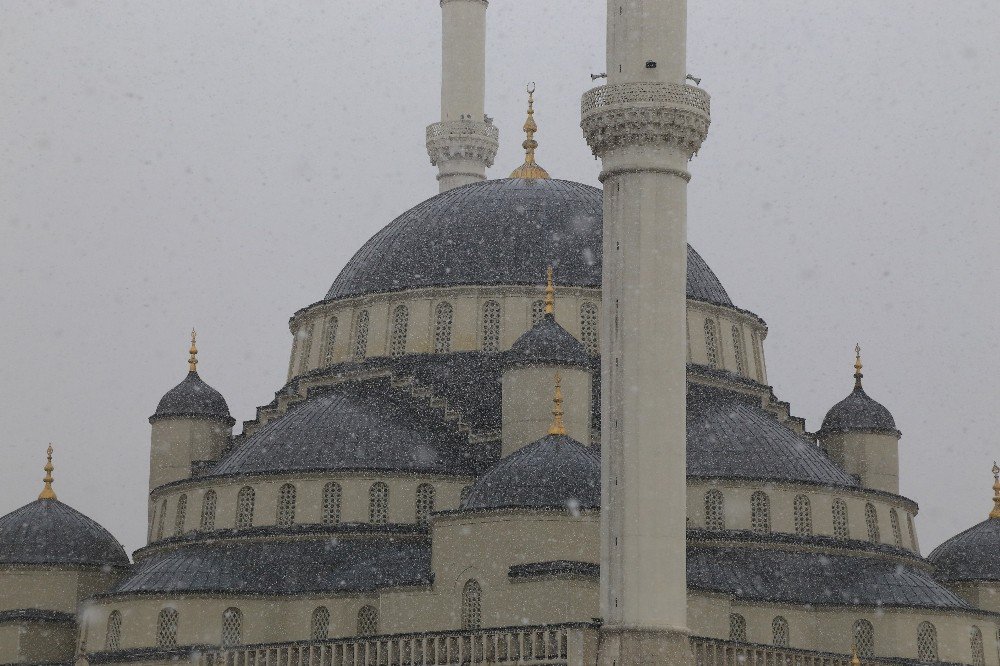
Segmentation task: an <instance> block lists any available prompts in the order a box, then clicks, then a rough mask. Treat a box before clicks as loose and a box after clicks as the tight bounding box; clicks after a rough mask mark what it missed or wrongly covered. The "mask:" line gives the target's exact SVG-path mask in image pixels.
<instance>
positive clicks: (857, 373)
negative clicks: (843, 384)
mask: <svg viewBox="0 0 1000 666" xmlns="http://www.w3.org/2000/svg"><path fill="white" fill-rule="evenodd" d="M861 368H862V365H861V343H860V342H859V343H857V344H856V345H854V388H856V389H859V388H861V378H862V377H864V375H863V374H861Z"/></svg>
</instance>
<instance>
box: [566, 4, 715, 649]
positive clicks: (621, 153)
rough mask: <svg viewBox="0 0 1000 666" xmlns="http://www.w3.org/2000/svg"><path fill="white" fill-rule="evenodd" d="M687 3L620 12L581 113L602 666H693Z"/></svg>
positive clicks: (701, 123)
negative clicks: (598, 230)
mask: <svg viewBox="0 0 1000 666" xmlns="http://www.w3.org/2000/svg"><path fill="white" fill-rule="evenodd" d="M686 21H687V3H686V0H657V1H656V2H652V1H651V0H614V1H609V2H608V26H607V33H608V34H607V76H608V83H607V85H605V86H601V87H598V88H595V89H593V90H590V91H589V92H587V93H586V94H585V95H584V96H583V100H582V103H581V113H582V118H581V127H582V128H583V132H584V135H585V136H586V138H587V142H588V143H589V145H590V147H591V149H592V150H593V152H594V154H595V155H596V156H598V157H600V158H601V160H602V171H601V176H600V178H601V181H602V182H603V183H604V240H603V244H604V265H603V275H602V292H603V296H602V298H603V309H602V311H603V312H604V313H605V315H604V317H603V318H602V319H603V321H602V330H601V341H602V348H601V379H602V382H601V391H602V396H601V411H602V414H601V422H602V432H601V443H602V446H601V457H602V461H601V466H602V477H603V481H602V501H601V542H602V552H601V563H602V566H601V613H602V616H603V621H604V625H603V628H602V632H603V637H602V638H603V640H602V648H601V657H600V663H602V664H608V665H609V666H610V665H611V664H640V663H641V664H647V663H669V664H682V663H690V662H691V653H690V649H689V647H688V641H687V634H688V631H687V587H686V572H685V492H686V489H685V486H686V474H685V445H686V442H685V437H686V434H685V410H686V400H685V390H686V375H685V359H686V331H685V275H686V269H687V252H686V242H687V219H686V218H687V200H686V195H687V183H688V181H689V180H690V174H689V173H688V171H687V165H688V161H689V160H690V159H691V157H692V156H693V155H694V154H695V153H696V152H697V151H698V149H699V148H700V147H701V143H702V141H703V140H704V139H705V137H706V136H707V134H708V125H709V97H708V95H707V94H706V93H705V92H704V91H702V90H701V89H699V88H696V87H693V86H688V85H686V84H685V81H686V78H687V74H686V71H687V69H686V62H685V60H686V56H685V40H686Z"/></svg>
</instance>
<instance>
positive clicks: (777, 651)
mask: <svg viewBox="0 0 1000 666" xmlns="http://www.w3.org/2000/svg"><path fill="white" fill-rule="evenodd" d="M691 650H692V652H694V663H695V665H696V666H851V656H850V655H846V654H837V653H833V652H816V651H813V650H795V649H792V648H782V647H775V646H773V645H761V644H759V643H738V642H734V641H725V640H721V639H715V638H702V637H700V636H692V637H691ZM860 661H861V664H862V666H907V665H911V664H918V663H920V662H917V661H916V660H913V659H895V658H891V657H861V658H860ZM935 666H957V665H955V664H951V665H948V664H945V662H935Z"/></svg>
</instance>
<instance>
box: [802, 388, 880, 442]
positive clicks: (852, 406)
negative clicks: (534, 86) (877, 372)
mask: <svg viewBox="0 0 1000 666" xmlns="http://www.w3.org/2000/svg"><path fill="white" fill-rule="evenodd" d="M855 430H865V431H875V432H886V433H895V434H898V432H899V431H898V430H896V421H895V419H893V418H892V414H890V413H889V410H888V409H886V408H885V407H884V406H883V405H882V404H881V403H879V402H878V401H877V400H875V399H873V398H871V397H870V396H869V395H868V394H867V393H865V390H864V389H863V388H861V386H860V385H858V386H855V387H854V390H853V391H851V394H850V395H849V396H847V397H846V398H844V399H843V400H841V401H840V402H838V403H837V404H836V405H834V406H833V408H832V409H830V411H829V412H827V413H826V417H825V418H824V419H823V427H822V428H821V429H820V432H823V433H832V432H852V431H855Z"/></svg>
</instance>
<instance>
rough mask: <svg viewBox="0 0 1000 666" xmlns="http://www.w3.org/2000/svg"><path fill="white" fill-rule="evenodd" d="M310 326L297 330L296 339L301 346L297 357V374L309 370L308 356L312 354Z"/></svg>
mask: <svg viewBox="0 0 1000 666" xmlns="http://www.w3.org/2000/svg"><path fill="white" fill-rule="evenodd" d="M311 329H312V324H311V323H309V324H306V325H304V326H303V327H302V328H300V329H299V332H298V333H297V334H296V337H297V338H298V339H299V342H301V344H302V353H301V356H300V357H299V374H300V375H301V374H302V373H303V372H305V371H306V370H308V369H309V355H310V354H311V353H312V330H311Z"/></svg>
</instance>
